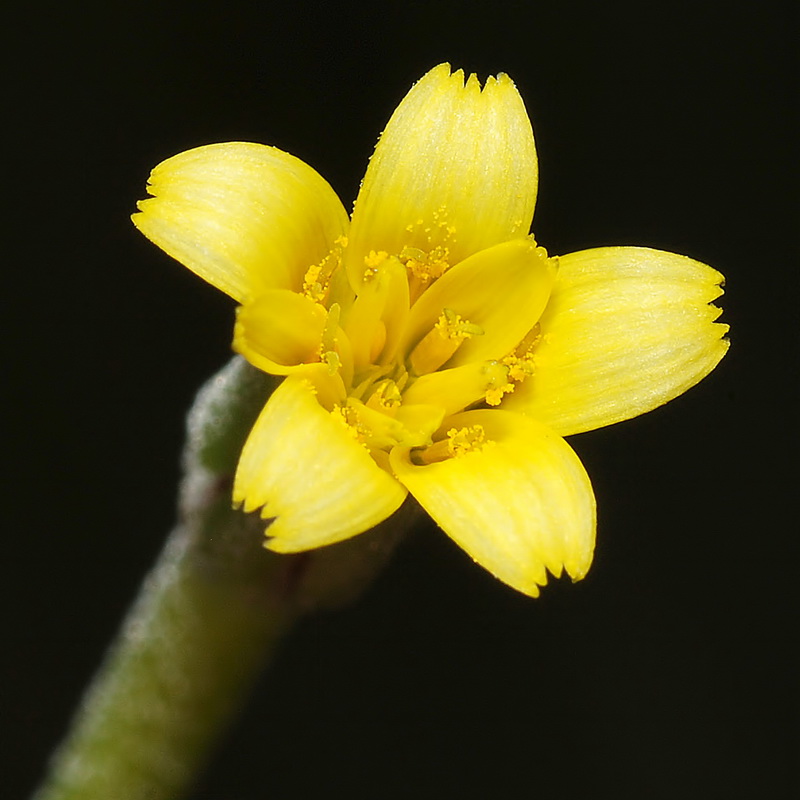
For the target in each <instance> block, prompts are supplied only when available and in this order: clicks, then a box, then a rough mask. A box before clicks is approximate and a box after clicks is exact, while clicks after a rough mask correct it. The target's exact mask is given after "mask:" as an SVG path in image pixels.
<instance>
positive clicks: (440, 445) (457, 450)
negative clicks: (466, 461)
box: [411, 425, 494, 466]
mask: <svg viewBox="0 0 800 800" xmlns="http://www.w3.org/2000/svg"><path fill="white" fill-rule="evenodd" d="M493 444H494V442H493V441H492V440H491V439H487V438H486V431H485V430H484V428H483V425H469V426H468V427H466V428H451V429H450V430H449V431H447V438H446V439H442V440H440V441H438V442H435V443H434V444H432V445H431V446H430V447H425V448H420V449H419V450H412V451H411V461H412V462H413V463H414V464H417V465H419V466H424V465H426V464H436V463H438V462H440V461H447V460H448V459H450V458H461V457H462V456H465V455H467V454H468V453H479V452H480V451H481V450H483V449H484V448H486V447H489V446H490V445H493Z"/></svg>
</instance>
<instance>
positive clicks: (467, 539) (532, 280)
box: [134, 64, 728, 596]
mask: <svg viewBox="0 0 800 800" xmlns="http://www.w3.org/2000/svg"><path fill="white" fill-rule="evenodd" d="M148 188H149V192H150V194H152V195H153V197H151V198H150V199H147V200H144V201H142V202H141V203H140V204H139V209H140V213H139V214H136V215H134V222H135V223H136V225H137V227H138V228H139V230H141V231H142V232H143V233H144V234H145V236H147V237H148V238H150V239H151V240H152V241H154V242H155V243H156V244H158V245H159V246H160V247H162V248H163V249H164V250H165V251H166V252H167V253H169V254H170V255H172V256H174V257H175V258H176V259H178V260H179V261H181V262H182V263H183V264H185V265H186V266H187V267H189V268H190V269H191V270H193V271H194V272H196V273H197V274H198V275H200V276H201V277H203V278H205V279H206V280H207V281H208V282H209V283H211V284H213V285H214V286H216V287H217V288H219V289H221V290H223V291H224V292H227V293H228V294H229V295H230V296H231V297H233V299H234V300H235V301H236V302H237V303H238V304H239V308H238V313H237V318H236V326H235V332H234V348H235V349H236V350H237V351H238V352H239V353H241V354H242V355H243V356H244V357H245V358H246V359H247V360H248V361H250V363H252V364H254V365H255V366H256V367H258V368H260V369H262V370H265V371H267V372H270V373H273V374H277V375H285V376H286V378H285V380H284V381H283V382H282V383H281V384H280V386H279V387H278V388H277V389H276V390H275V392H274V393H273V394H272V396H271V397H270V398H269V400H268V402H267V404H266V406H265V407H264V410H263V412H262V413H261V415H260V417H259V418H258V421H257V422H256V423H255V426H254V428H253V430H252V432H251V433H250V436H249V438H248V440H247V443H246V444H245V446H244V450H243V452H242V455H241V459H240V462H239V466H238V470H237V473H236V478H235V485H234V492H233V496H234V502H235V503H237V504H240V505H241V506H242V507H243V509H244V510H245V511H247V512H251V511H256V510H260V513H261V516H262V517H263V518H264V519H269V520H271V522H270V524H269V525H268V527H267V529H266V533H267V537H268V538H267V542H266V546H267V547H269V548H270V549H272V550H276V551H279V552H296V551H301V550H306V549H309V548H314V547H319V546H322V545H326V544H330V543H332V542H336V541H339V540H342V539H346V538H348V537H351V536H354V535H355V534H358V533H361V532H362V531H365V530H367V529H369V528H371V527H373V526H374V525H376V524H377V523H379V522H381V521H382V520H384V519H385V518H387V517H388V516H389V515H390V514H392V513H393V512H394V511H395V510H396V509H397V508H398V507H399V506H400V505H401V503H402V502H403V501H404V499H405V498H406V495H407V493H408V492H411V494H412V495H413V496H414V497H415V498H416V499H417V501H418V502H419V503H420V504H421V505H422V506H423V507H424V508H425V509H426V510H427V511H428V512H429V513H430V515H431V516H432V517H433V519H434V520H436V522H437V523H438V524H439V525H440V526H441V527H442V528H443V529H444V530H445V532H446V533H447V534H448V535H449V536H450V537H452V538H453V539H454V540H455V541H456V542H457V543H458V544H459V545H461V547H463V548H464V550H466V551H467V553H469V555H470V556H472V558H474V559H475V560H476V561H477V562H479V563H480V564H481V565H483V566H484V567H485V568H486V569H488V570H489V571H491V572H492V573H494V574H495V575H496V576H497V577H498V578H500V579H501V580H503V581H505V582H506V583H507V584H509V585H511V586H513V587H515V588H516V589H518V590H520V591H522V592H525V593H526V594H529V595H532V596H536V595H538V592H539V586H541V585H544V584H545V583H546V581H547V575H546V572H547V571H549V572H551V573H552V574H553V575H555V576H559V575H561V573H562V570H563V569H566V571H567V573H568V574H569V575H570V576H571V577H572V578H573V579H575V580H577V579H579V578H582V577H583V576H584V575H585V574H586V572H587V570H588V569H589V565H590V563H591V560H592V552H593V549H594V537H595V502H594V496H593V493H592V487H591V484H590V482H589V479H588V477H587V475H586V472H585V471H584V469H583V466H582V465H581V462H580V461H579V460H578V457H577V456H576V455H575V453H574V452H573V451H572V450H571V448H570V447H569V446H568V445H567V443H566V442H565V441H564V439H563V438H562V437H563V436H566V435H568V434H572V433H578V432H581V431H587V430H591V429H593V428H598V427H602V426H604V425H610V424H612V423H614V422H619V421H620V420H624V419H628V418H630V417H633V416H636V415H637V414H641V413H643V412H645V411H649V410H651V409H653V408H655V407H657V406H659V405H661V404H662V403H665V402H667V401H668V400H670V399H672V398H673V397H676V396H677V395H679V394H681V393H682V392H684V391H686V390H687V389H688V388H689V387H691V386H693V385H694V384H695V383H697V382H698V381H699V380H700V379H701V378H703V377H704V376H705V375H707V374H708V373H709V372H710V371H711V370H712V369H713V368H714V366H716V364H717V363H718V362H719V360H720V359H721V358H722V356H723V355H724V354H725V351H726V349H727V346H728V345H727V340H726V339H724V338H723V336H724V334H725V332H726V331H727V326H726V325H722V324H718V323H715V322H714V320H715V319H716V318H717V317H718V315H719V313H720V312H719V309H717V308H716V307H714V306H712V305H710V304H711V302H712V301H713V300H714V299H715V298H717V297H718V296H719V295H720V294H721V291H722V290H721V289H720V284H721V282H722V276H721V275H720V274H719V273H718V272H716V271H715V270H713V269H711V268H710V267H708V266H705V265H704V264H700V263H698V262H696V261H693V260H691V259H689V258H686V257H683V256H679V255H674V254H672V253H665V252H660V251H657V250H649V249H645V248H636V247H605V248H598V249H594V250H585V251H581V252H577V253H572V254H570V255H566V256H561V257H549V256H548V254H547V253H546V252H545V250H544V249H543V248H542V247H540V246H539V245H537V243H536V242H535V241H534V239H533V238H532V237H531V236H530V235H529V234H528V231H529V230H530V224H531V219H532V217H533V208H534V203H535V200H536V188H537V161H536V151H535V148H534V141H533V132H532V130H531V125H530V121H529V119H528V116H527V113H526V111H525V107H524V105H523V102H522V99H521V97H520V96H519V93H518V92H517V90H516V88H515V86H514V84H513V83H512V81H511V80H510V79H509V78H508V76H506V75H502V74H501V75H499V76H498V77H497V78H489V79H488V80H487V81H486V84H485V86H484V87H483V89H481V87H480V85H479V83H478V80H477V78H476V77H475V76H474V75H472V76H470V77H469V79H468V80H467V81H466V83H465V82H464V77H463V74H462V73H461V71H458V72H456V73H454V74H451V72H450V67H449V65H446V64H443V65H440V66H438V67H436V68H435V69H433V70H431V71H430V72H429V73H428V74H427V75H425V76H424V77H423V78H422V79H421V80H420V81H419V82H418V83H417V84H416V85H415V86H414V87H413V88H412V89H411V91H410V92H409V93H408V95H407V96H406V98H405V99H404V100H403V101H402V102H401V103H400V105H399V107H398V108H397V110H396V111H395V112H394V115H393V116H392V118H391V120H390V121H389V124H388V125H387V127H386V130H385V132H384V133H383V135H382V136H381V138H380V141H379V143H378V146H377V148H376V150H375V154H374V155H373V157H372V160H371V161H370V164H369V167H368V169H367V173H366V175H365V177H364V181H363V184H362V186H361V191H360V192H359V195H358V199H357V200H356V203H355V209H354V211H353V215H352V220H350V219H348V215H347V213H346V211H345V209H344V207H343V206H342V204H341V202H340V201H339V199H338V198H337V196H336V195H335V194H334V192H333V190H332V189H331V188H330V186H329V185H328V184H327V183H326V182H325V181H324V180H323V179H322V178H321V177H320V176H319V175H318V174H317V173H316V172H315V171H314V170H313V169H312V168H311V167H309V166H307V165H306V164H304V163H303V162H302V161H299V160H298V159H296V158H294V157H293V156H291V155H288V154H287V153H284V152H282V151H280V150H277V149H276V148H273V147H266V146H263V145H257V144H244V143H229V144H217V145H210V146H208V147H200V148H197V149H195V150H190V151H188V152H186V153H181V154H179V155H177V156H174V157H173V158H170V159H168V160H167V161H165V162H164V163H162V164H161V165H159V166H158V167H156V168H155V169H154V170H153V173H152V175H151V178H150V183H149V187H148Z"/></svg>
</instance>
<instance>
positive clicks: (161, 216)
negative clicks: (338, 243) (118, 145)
mask: <svg viewBox="0 0 800 800" xmlns="http://www.w3.org/2000/svg"><path fill="white" fill-rule="evenodd" d="M147 190H148V192H149V193H150V194H151V195H153V196H152V197H150V198H148V199H145V200H141V201H140V202H139V203H138V204H137V207H138V209H139V212H138V213H137V214H134V215H133V223H134V225H135V226H136V227H137V229H138V230H139V231H141V233H143V234H144V235H145V236H146V237H147V238H148V239H150V240H151V241H153V242H154V243H155V244H156V245H158V246H159V247H161V249H162V250H164V251H165V252H166V253H168V254H169V255H170V256H172V257H173V258H175V259H176V260H177V261H180V262H181V263H182V264H184V265H185V266H186V267H188V268H189V269H191V270H192V271H193V272H195V273H196V274H197V275H199V276H200V277H201V278H203V279H205V280H207V281H208V282H209V283H211V284H212V285H213V286H216V287H217V288H218V289H221V290H222V291H224V292H225V293H227V294H229V295H230V296H231V297H233V298H234V300H236V301H237V302H242V301H244V300H245V299H248V298H252V297H255V296H257V295H258V294H259V293H260V292H261V291H262V290H264V289H269V288H280V289H293V290H298V289H299V288H300V287H301V286H302V279H303V275H304V274H305V271H306V270H307V269H308V268H309V267H310V266H311V265H312V264H316V263H318V262H319V261H320V260H321V259H323V258H324V257H325V256H326V255H327V254H328V253H329V252H330V249H331V247H332V245H333V243H334V241H335V240H336V239H337V237H339V236H342V235H343V234H345V233H346V231H347V226H348V218H347V213H346V212H345V210H344V208H343V206H342V204H341V202H340V201H339V199H338V198H337V197H336V194H335V193H334V191H333V189H332V188H331V187H330V186H329V185H328V184H327V182H326V181H325V180H324V179H323V178H322V177H321V176H320V175H319V174H318V173H317V172H316V171H315V170H313V169H312V168H311V167H309V166H308V165H307V164H304V163H303V162H302V161H300V159H298V158H295V157H294V156H291V155H289V154H288V153H284V152H283V151H281V150H278V149H277V148H275V147H269V146H267V145H260V144H252V143H248V142H226V143H221V144H214V145H206V146H203V147H198V148H194V149H193V150H188V151H186V152H184V153H179V154H178V155H175V156H172V157H171V158H168V159H167V160H166V161H163V162H162V163H161V164H159V165H158V166H157V167H155V168H154V169H153V171H152V172H151V173H150V179H149V182H148V186H147Z"/></svg>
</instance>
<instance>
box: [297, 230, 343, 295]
mask: <svg viewBox="0 0 800 800" xmlns="http://www.w3.org/2000/svg"><path fill="white" fill-rule="evenodd" d="M345 247H347V237H346V236H339V237H338V238H337V239H336V240H335V241H334V243H333V247H332V248H331V250H330V252H329V253H328V255H326V256H325V258H323V259H322V261H320V262H319V264H312V265H311V266H310V267H309V268H308V269H307V270H306V274H305V276H304V278H303V294H305V295H306V296H307V297H310V298H311V299H312V300H314V301H316V302H317V303H323V304H324V301H325V298H326V297H327V294H328V290H329V289H330V285H331V279H332V278H333V274H334V273H335V272H336V270H337V269H338V268H339V267H340V266H341V264H342V251H343V250H344V248H345Z"/></svg>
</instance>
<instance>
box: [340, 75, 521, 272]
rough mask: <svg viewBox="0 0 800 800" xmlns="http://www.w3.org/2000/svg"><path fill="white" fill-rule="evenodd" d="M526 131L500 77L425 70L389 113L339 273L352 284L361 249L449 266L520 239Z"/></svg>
mask: <svg viewBox="0 0 800 800" xmlns="http://www.w3.org/2000/svg"><path fill="white" fill-rule="evenodd" d="M536 188H537V161H536V148H535V145H534V140H533V130H532V128H531V124H530V120H529V119H528V114H527V111H526V110H525V105H524V103H523V101H522V98H521V97H520V95H519V92H517V90H516V88H515V87H514V84H513V83H512V82H511V81H510V79H508V78H504V79H500V78H494V79H491V80H487V81H486V84H485V85H484V87H483V89H481V86H480V83H479V81H478V79H477V77H476V76H474V75H471V76H469V77H468V78H467V79H466V80H465V79H464V73H463V72H462V71H461V70H458V71H456V72H452V73H451V71H450V66H449V64H441V65H439V66H438V67H434V69H432V70H431V71H430V72H428V73H427V74H426V75H424V76H423V77H422V78H421V79H420V80H419V81H418V82H417V83H416V84H415V85H414V86H413V87H412V88H411V90H410V91H409V93H408V94H407V95H406V97H405V98H404V99H403V101H402V102H401V103H400V105H399V106H398V107H397V109H396V110H395V112H394V114H393V115H392V117H391V119H390V120H389V123H388V124H387V126H386V129H385V130H384V132H383V134H382V136H381V138H380V140H379V142H378V145H377V147H376V148H375V153H374V154H373V156H372V159H371V160H370V163H369V167H368V168H367V172H366V175H365V176H364V181H363V183H362V186H361V191H360V192H359V196H358V199H357V200H356V204H355V209H354V211H353V223H352V227H351V235H350V237H349V246H348V253H347V268H348V274H349V275H350V279H351V283H352V285H353V286H354V287H357V286H358V285H359V284H360V280H361V276H362V274H363V271H364V270H363V264H364V258H365V257H366V256H367V255H368V254H369V252H370V250H375V251H376V252H377V251H385V252H387V253H389V254H395V255H398V254H400V253H401V252H403V250H404V248H413V249H415V250H419V251H421V252H422V253H431V252H437V253H439V254H440V255H441V256H442V258H443V259H444V260H445V261H447V263H448V264H449V265H450V266H452V265H453V264H456V263H458V262H459V261H461V260H463V259H464V258H466V257H468V256H470V255H472V254H473V253H476V252H478V251H479V250H483V249H485V248H487V247H491V246H492V245H495V244H499V243H501V242H505V241H509V240H510V239H516V238H521V237H524V236H525V235H526V234H527V232H528V230H529V229H530V223H531V219H532V217H533V208H534V204H535V200H536Z"/></svg>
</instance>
